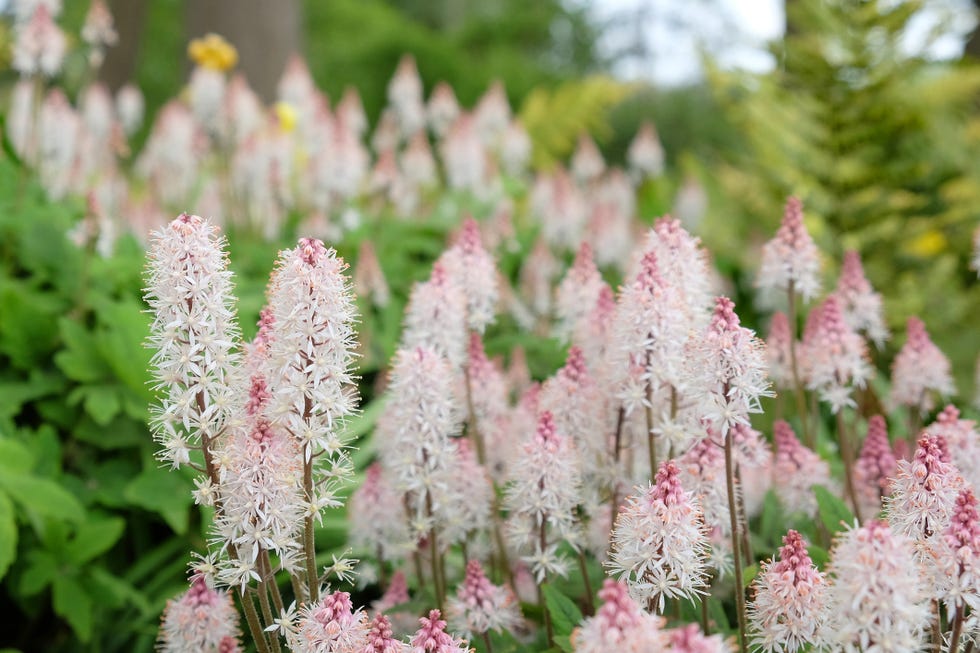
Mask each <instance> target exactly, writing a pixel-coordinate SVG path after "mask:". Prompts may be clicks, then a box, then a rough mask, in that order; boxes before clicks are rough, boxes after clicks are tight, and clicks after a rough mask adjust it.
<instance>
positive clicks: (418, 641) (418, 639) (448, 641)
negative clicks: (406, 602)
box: [412, 610, 472, 653]
mask: <svg viewBox="0 0 980 653" xmlns="http://www.w3.org/2000/svg"><path fill="white" fill-rule="evenodd" d="M441 616H442V615H441V614H440V613H439V611H438V610H430V611H429V616H428V617H421V618H419V624H420V628H419V629H418V631H416V633H415V635H413V636H412V653H471V652H472V649H471V648H470V647H469V646H468V644H467V642H466V640H463V639H459V638H457V637H454V636H452V635H450V634H449V633H447V632H446V622H445V621H443V620H442V619H441V618H440V617H441Z"/></svg>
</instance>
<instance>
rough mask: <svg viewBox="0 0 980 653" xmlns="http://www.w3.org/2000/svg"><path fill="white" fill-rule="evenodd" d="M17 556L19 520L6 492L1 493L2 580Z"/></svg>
mask: <svg viewBox="0 0 980 653" xmlns="http://www.w3.org/2000/svg"><path fill="white" fill-rule="evenodd" d="M16 557H17V520H16V519H15V518H14V506H13V504H11V503H10V499H9V498H8V497H7V495H6V494H3V493H0V580H3V577H4V576H6V575H7V570H8V569H10V565H11V564H12V563H13V561H14V559H15V558H16Z"/></svg>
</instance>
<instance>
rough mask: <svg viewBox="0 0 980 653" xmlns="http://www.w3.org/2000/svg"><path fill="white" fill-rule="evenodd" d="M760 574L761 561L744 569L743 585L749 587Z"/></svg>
mask: <svg viewBox="0 0 980 653" xmlns="http://www.w3.org/2000/svg"><path fill="white" fill-rule="evenodd" d="M758 575H759V563H757V562H754V563H752V564H751V565H749V566H748V567H746V568H745V569H743V570H742V586H743V587H748V586H749V585H751V584H752V581H753V580H755V577H756V576H758Z"/></svg>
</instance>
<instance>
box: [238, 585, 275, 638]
mask: <svg viewBox="0 0 980 653" xmlns="http://www.w3.org/2000/svg"><path fill="white" fill-rule="evenodd" d="M239 598H240V599H241V603H242V610H243V611H244V612H245V621H246V622H248V630H249V632H250V633H251V634H252V640H253V641H254V642H255V648H256V650H257V651H258V653H270V651H269V642H268V641H267V640H266V638H265V631H264V630H262V622H261V621H259V614H258V613H257V612H256V611H255V604H254V603H252V592H251V591H249V592H246V593H245V594H239Z"/></svg>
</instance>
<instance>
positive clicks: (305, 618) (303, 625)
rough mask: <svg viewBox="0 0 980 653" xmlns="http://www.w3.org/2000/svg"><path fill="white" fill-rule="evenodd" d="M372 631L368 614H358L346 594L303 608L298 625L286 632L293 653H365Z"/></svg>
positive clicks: (324, 598)
mask: <svg viewBox="0 0 980 653" xmlns="http://www.w3.org/2000/svg"><path fill="white" fill-rule="evenodd" d="M370 632H371V627H370V625H369V624H368V617H367V614H366V613H364V612H363V611H362V610H360V609H358V610H355V609H354V606H353V604H352V603H351V600H350V594H348V593H347V592H334V593H332V594H325V595H324V596H322V597H321V598H320V600H319V601H317V602H316V603H312V604H307V605H304V606H303V607H302V608H300V610H299V613H298V615H297V618H296V622H295V624H294V625H293V626H292V627H291V628H287V629H286V630H285V633H286V641H287V642H288V643H289V646H290V648H291V649H292V650H293V651H294V653H328V652H329V653H363V652H364V651H365V650H370V649H366V647H367V646H368V635H369V633H370Z"/></svg>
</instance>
